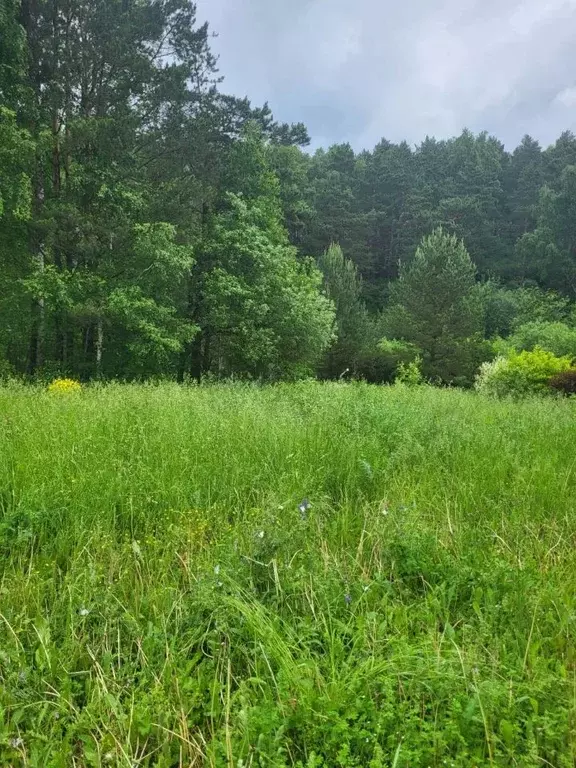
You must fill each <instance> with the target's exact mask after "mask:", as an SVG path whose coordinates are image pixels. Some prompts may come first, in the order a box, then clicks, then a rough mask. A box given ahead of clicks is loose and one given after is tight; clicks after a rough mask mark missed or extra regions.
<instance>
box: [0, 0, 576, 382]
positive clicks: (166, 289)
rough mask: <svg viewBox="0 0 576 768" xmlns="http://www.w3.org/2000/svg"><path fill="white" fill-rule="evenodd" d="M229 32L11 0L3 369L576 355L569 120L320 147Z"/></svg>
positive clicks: (0, 249)
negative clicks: (247, 92)
mask: <svg viewBox="0 0 576 768" xmlns="http://www.w3.org/2000/svg"><path fill="white" fill-rule="evenodd" d="M210 43H211V30H210V29H209V27H208V25H206V24H203V25H202V24H198V23H197V21H196V9H195V5H194V3H192V2H190V0H161V1H158V0H23V1H22V2H20V0H3V2H2V4H1V5H0V281H1V282H0V372H1V375H3V376H4V377H11V376H17V377H25V378H27V379H29V380H47V379H50V378H53V377H54V376H71V377H73V378H77V379H79V380H81V381H89V380H94V379H104V380H106V379H112V378H115V379H122V380H142V379H146V378H154V377H161V378H173V379H177V380H179V381H183V380H188V379H191V380H194V379H197V380H200V379H202V378H204V379H207V380H210V379H222V378H235V379H253V380H254V379H256V380H262V381H277V380H281V379H286V380H294V379H298V378H302V377H309V376H317V377H320V378H339V377H348V378H364V379H366V380H368V381H370V382H386V381H391V380H393V379H394V378H395V377H396V376H397V375H398V371H399V370H405V369H406V367H407V366H410V365H411V366H412V367H413V368H414V367H417V368H418V370H419V372H420V373H421V374H422V375H424V376H425V378H426V379H428V380H430V381H434V382H438V383H444V384H456V385H463V386H470V385H471V384H472V383H473V381H474V377H475V375H476V373H477V371H478V369H479V366H480V365H481V364H482V363H484V362H486V361H489V360H491V359H493V358H494V357H495V355H496V354H497V353H498V351H499V349H500V348H501V347H502V345H504V346H505V345H506V340H507V339H510V338H512V339H515V341H514V343H515V344H516V347H515V348H516V349H520V350H521V349H530V348H532V347H533V346H534V344H537V345H541V346H544V347H545V348H547V347H546V344H545V343H543V342H542V338H545V339H548V338H550V336H553V337H554V339H555V340H556V342H557V341H558V338H557V337H558V336H560V337H561V339H560V342H559V343H554V344H552V345H548V348H550V346H551V347H552V348H550V349H549V351H550V352H554V353H558V354H560V353H561V354H571V355H572V357H574V356H576V344H575V343H574V334H575V333H576V331H574V330H573V329H574V325H575V323H576V320H575V315H574V309H573V307H574V305H573V301H574V299H575V298H576V137H575V136H574V135H573V134H572V133H570V132H565V133H563V134H562V135H561V136H559V138H558V139H557V141H556V142H555V143H554V144H553V145H552V146H550V147H547V148H542V147H541V146H540V145H539V143H538V141H537V140H536V139H534V138H531V137H530V136H525V137H524V138H523V139H522V141H521V143H520V144H519V146H517V147H516V148H515V149H509V148H505V147H504V146H503V144H502V143H501V142H500V141H499V140H498V139H497V138H496V137H493V136H490V135H488V134H487V133H480V134H478V135H475V134H473V133H471V132H470V131H468V130H463V131H462V133H461V134H460V135H459V136H456V137H454V138H450V139H435V138H434V137H429V136H427V137H423V139H422V141H421V143H420V144H419V145H417V146H414V147H413V146H409V145H408V144H407V143H406V142H402V143H400V144H395V143H391V142H389V141H387V140H386V139H385V138H383V139H382V140H381V141H380V142H379V143H378V145H377V146H376V147H374V148H373V149H370V150H369V149H366V150H364V151H360V152H355V151H354V150H353V149H352V148H351V147H350V146H349V145H348V144H342V145H335V146H331V147H329V148H327V149H320V150H318V151H316V152H314V153H312V152H310V151H309V149H308V145H309V143H310V137H309V136H308V133H307V129H306V127H305V126H304V125H302V124H284V123H279V122H277V121H276V120H275V119H274V116H273V115H272V113H271V110H270V109H269V107H268V106H267V105H266V104H264V105H263V106H261V105H257V106H254V105H253V104H251V103H250V102H249V101H248V100H247V99H239V98H236V97H233V96H230V95H227V94H226V87H225V80H223V78H222V76H221V75H220V73H219V72H218V62H217V60H216V58H215V57H214V55H213V54H212V53H211V49H210ZM224 75H225V73H224ZM528 337H529V338H530V339H532V341H533V343H532V347H530V346H527V345H526V343H524V342H525V341H526V338H528ZM518 339H520V341H518ZM566 339H568V342H567V344H568V347H567V346H566V343H564V342H565V341H566ZM499 345H500V346H499ZM558 349H559V352H558Z"/></svg>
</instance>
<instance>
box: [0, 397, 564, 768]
mask: <svg viewBox="0 0 576 768" xmlns="http://www.w3.org/2000/svg"><path fill="white" fill-rule="evenodd" d="M575 501H576V407H575V403H574V402H573V401H572V402H571V401H569V400H553V399H548V400H544V399H542V400H538V399H535V400H530V401H525V402H517V403H514V402H499V401H492V400H489V399H484V398H482V397H480V396H478V395H476V394H474V393H471V392H462V391H457V390H439V389H433V388H430V387H417V388H408V387H404V386H394V387H371V386H368V385H363V384H317V383H312V382H310V383H308V382H305V383H301V384H292V385H281V386H276V387H272V386H270V387H265V388H261V387H256V386H242V385H229V386H211V387H178V386H177V385H171V384H161V385H157V386H154V385H146V386H145V385H141V386H140V385H108V386H103V387H93V388H85V389H84V390H83V391H82V392H80V393H69V394H62V395H58V394H51V393H48V392H46V391H43V390H41V389H40V388H35V387H28V388H26V387H23V386H16V385H14V386H7V387H5V388H2V389H0V765H2V766H47V767H48V768H64V767H65V766H66V767H68V766H77V767H78V768H80V767H84V766H123V767H125V768H129V767H135V766H160V767H161V768H169V767H170V768H171V767H172V766H214V767H216V768H219V767H220V766H223V767H225V768H241V767H242V768H248V767H249V766H253V767H254V768H255V767H256V766H269V767H270V768H285V767H287V766H300V767H301V768H320V767H321V766H322V767H323V768H333V767H334V766H342V768H354V767H356V766H357V767H358V768H384V767H387V768H420V767H421V768H425V767H427V766H430V767H434V768H444V767H451V768H456V767H457V768H470V767H473V766H476V767H477V768H483V767H484V766H518V768H531V767H532V766H534V767H536V766H538V767H540V766H553V767H554V768H573V766H574V765H575V764H576V736H575V733H576V506H575Z"/></svg>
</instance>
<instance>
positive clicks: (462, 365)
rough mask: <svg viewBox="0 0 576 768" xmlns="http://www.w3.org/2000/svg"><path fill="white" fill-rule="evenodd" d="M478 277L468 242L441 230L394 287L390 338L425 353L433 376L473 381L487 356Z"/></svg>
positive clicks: (429, 239)
mask: <svg viewBox="0 0 576 768" xmlns="http://www.w3.org/2000/svg"><path fill="white" fill-rule="evenodd" d="M474 275H475V268H474V265H473V263H472V261H471V259H470V256H469V254H468V252H467V250H466V248H465V247H464V244H463V243H462V242H461V241H459V240H458V239H457V238H456V237H455V236H454V235H448V234H446V233H445V232H443V231H442V230H441V229H437V230H435V231H434V232H433V233H432V234H431V235H430V236H429V237H426V238H424V240H423V241H422V244H421V245H420V246H419V248H418V250H417V251H416V255H415V257H414V260H413V261H412V262H411V263H410V265H409V266H408V267H406V268H404V269H403V270H402V272H401V275H400V279H399V281H398V282H397V283H396V284H395V285H394V286H393V287H392V293H391V300H392V306H391V307H390V309H388V310H387V311H386V313H385V327H387V330H388V334H387V335H389V336H392V337H396V338H401V339H404V340H406V341H408V342H410V343H411V344H414V345H415V346H416V347H418V348H419V349H421V350H422V353H423V354H422V356H423V372H424V375H425V376H426V377H428V378H433V379H438V380H440V381H443V382H445V383H459V384H466V383H470V382H471V378H472V375H473V371H474V370H476V369H477V367H478V365H479V363H480V362H481V360H482V358H483V357H484V359H485V356H486V355H487V354H488V351H487V349H486V347H485V344H484V343H483V341H482V336H481V329H482V303H481V296H480V294H479V292H478V290H477V288H476V283H475V279H474Z"/></svg>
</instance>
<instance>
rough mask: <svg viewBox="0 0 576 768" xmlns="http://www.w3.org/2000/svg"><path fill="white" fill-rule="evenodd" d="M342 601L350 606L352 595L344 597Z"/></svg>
mask: <svg viewBox="0 0 576 768" xmlns="http://www.w3.org/2000/svg"><path fill="white" fill-rule="evenodd" d="M344 600H345V601H346V605H350V603H351V602H352V595H345V596H344Z"/></svg>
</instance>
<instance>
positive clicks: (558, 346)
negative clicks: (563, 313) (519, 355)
mask: <svg viewBox="0 0 576 768" xmlns="http://www.w3.org/2000/svg"><path fill="white" fill-rule="evenodd" d="M508 342H509V344H510V345H511V346H512V347H513V348H514V349H516V350H518V351H519V352H520V351H522V350H528V351H531V350H533V349H535V348H536V347H540V348H541V349H545V350H546V351H547V352H552V354H554V355H558V356H559V357H563V356H564V355H567V356H569V357H571V358H573V359H574V358H576V328H571V327H570V326H569V325H566V323H559V322H555V323H550V322H545V321H542V320H538V321H535V322H530V323H524V325H521V326H520V327H519V328H518V329H517V330H516V331H515V332H514V333H513V334H512V336H510V338H509V339H508Z"/></svg>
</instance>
